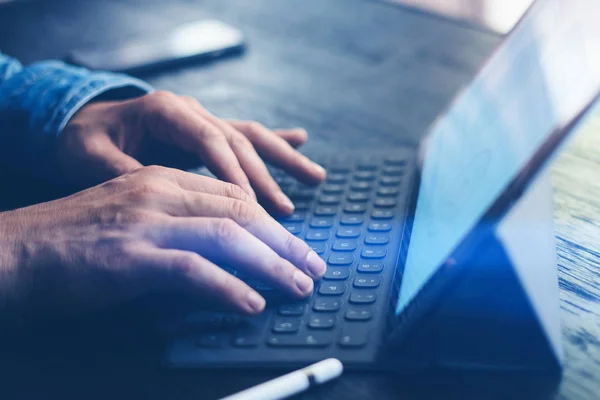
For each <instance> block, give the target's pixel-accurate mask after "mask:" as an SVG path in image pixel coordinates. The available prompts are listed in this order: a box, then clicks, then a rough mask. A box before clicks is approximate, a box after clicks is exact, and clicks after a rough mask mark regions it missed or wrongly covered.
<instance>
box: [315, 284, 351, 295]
mask: <svg viewBox="0 0 600 400" xmlns="http://www.w3.org/2000/svg"><path fill="white" fill-rule="evenodd" d="M345 291H346V285H344V284H343V283H333V282H322V283H321V285H320V287H319V294H322V295H325V296H340V295H342V294H344V292H345Z"/></svg>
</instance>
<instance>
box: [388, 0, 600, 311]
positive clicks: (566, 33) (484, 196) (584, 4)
mask: <svg viewBox="0 0 600 400" xmlns="http://www.w3.org/2000/svg"><path fill="white" fill-rule="evenodd" d="M598 16H600V2H595V1H588V0H538V1H537V2H536V3H534V5H533V6H532V8H531V9H530V10H529V12H528V13H527V14H526V16H525V17H524V18H523V20H522V21H521V22H520V24H519V25H518V26H517V27H516V28H515V30H514V31H513V32H512V33H511V34H510V35H509V37H508V38H507V39H506V40H505V41H504V42H503V44H501V45H500V47H499V48H498V49H497V50H496V52H495V53H494V54H493V55H492V57H491V58H490V59H489V60H488V61H487V63H486V64H485V65H484V66H483V68H482V69H481V71H480V72H479V73H478V75H477V76H476V78H475V79H474V80H473V82H472V83H471V84H470V85H469V86H468V87H467V88H466V89H464V90H463V91H462V92H461V93H460V94H459V96H458V97H457V98H456V99H455V101H454V102H453V104H452V105H451V106H450V108H449V109H448V110H447V111H446V112H445V113H444V114H443V115H442V116H441V117H440V118H439V119H438V120H437V121H436V123H435V124H434V125H433V126H432V129H431V131H430V134H429V135H428V137H427V147H426V150H425V157H424V163H423V169H422V171H421V185H420V188H419V195H418V199H417V205H416V210H415V217H414V218H415V220H414V224H413V230H412V236H411V241H410V247H409V250H408V254H407V259H406V264H405V268H404V276H403V280H402V282H401V286H400V294H399V299H398V302H397V306H396V313H400V312H401V311H402V310H403V309H404V308H405V307H406V305H407V304H408V303H409V302H410V301H411V300H412V299H413V298H414V297H415V295H416V294H417V293H418V292H419V290H420V289H421V288H422V287H423V286H424V285H425V283H426V282H427V281H428V279H429V278H430V277H431V276H432V275H433V274H434V272H435V271H436V270H437V268H438V267H439V266H441V265H442V264H443V263H444V261H445V260H446V258H447V257H448V256H449V255H450V254H451V253H452V251H453V250H454V249H455V248H456V247H457V246H458V244H460V242H461V241H462V240H463V239H464V238H465V237H466V235H467V234H468V233H469V232H470V231H471V230H472V229H473V228H474V227H475V226H476V225H477V223H478V221H479V220H480V219H481V218H482V217H483V216H484V215H485V214H486V212H487V211H488V210H489V208H490V207H491V205H492V204H493V203H494V201H495V200H496V199H497V198H498V196H500V195H501V194H502V193H503V192H504V191H505V189H506V188H507V186H508V185H509V183H510V182H511V181H512V180H513V179H514V178H515V176H516V175H517V174H518V173H519V172H520V171H521V169H523V168H524V167H525V165H526V164H527V162H528V161H529V160H530V159H531V158H532V156H533V155H534V153H535V152H536V151H537V150H538V149H539V148H540V146H541V145H542V144H543V143H544V141H545V140H546V139H547V138H548V137H549V136H550V135H551V133H552V132H555V131H556V130H557V129H561V127H564V126H565V125H566V124H568V123H569V122H570V121H571V120H572V119H573V118H574V117H576V116H577V115H578V114H579V113H580V112H581V110H582V109H584V108H585V107H586V106H587V105H589V103H590V102H591V101H592V100H593V99H594V98H595V96H596V94H597V93H598V91H599V88H600V23H599V22H598Z"/></svg>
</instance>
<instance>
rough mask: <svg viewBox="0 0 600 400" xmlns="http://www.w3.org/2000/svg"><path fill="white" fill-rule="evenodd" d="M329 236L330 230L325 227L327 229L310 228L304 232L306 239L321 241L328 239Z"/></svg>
mask: <svg viewBox="0 0 600 400" xmlns="http://www.w3.org/2000/svg"><path fill="white" fill-rule="evenodd" d="M329 236H331V232H330V231H329V229H327V230H324V229H320V230H314V229H311V230H309V231H308V233H307V234H306V240H316V241H323V240H327V239H329Z"/></svg>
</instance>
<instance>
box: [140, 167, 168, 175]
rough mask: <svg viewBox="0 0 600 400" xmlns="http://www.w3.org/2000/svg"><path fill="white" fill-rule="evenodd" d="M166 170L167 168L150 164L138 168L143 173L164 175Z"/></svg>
mask: <svg viewBox="0 0 600 400" xmlns="http://www.w3.org/2000/svg"><path fill="white" fill-rule="evenodd" d="M167 171H168V168H165V167H161V166H160V165H150V166H147V167H143V168H140V169H139V173H140V174H144V175H165V174H166V173H167Z"/></svg>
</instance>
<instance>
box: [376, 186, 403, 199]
mask: <svg viewBox="0 0 600 400" xmlns="http://www.w3.org/2000/svg"><path fill="white" fill-rule="evenodd" d="M398 193H400V189H399V188H397V187H380V188H379V189H377V195H378V196H381V197H395V196H397V195H398Z"/></svg>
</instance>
